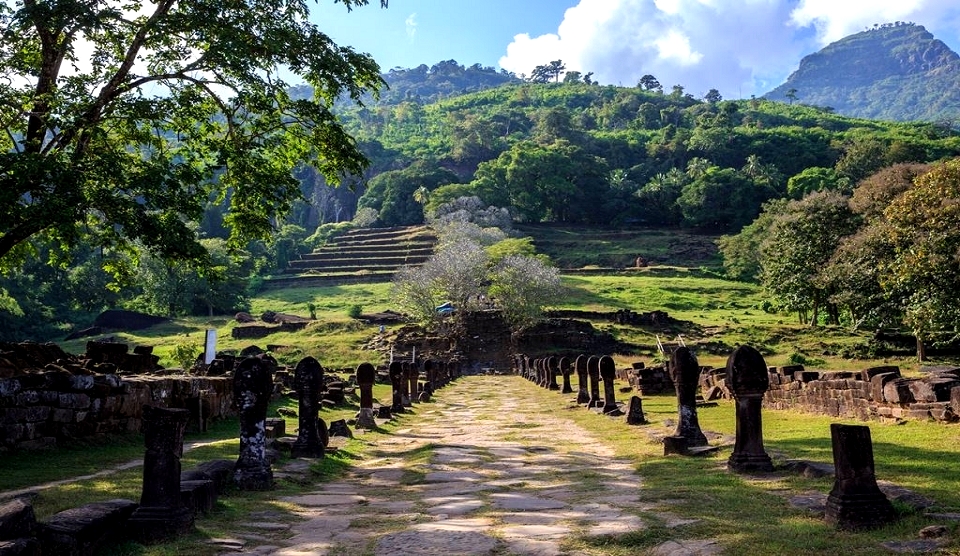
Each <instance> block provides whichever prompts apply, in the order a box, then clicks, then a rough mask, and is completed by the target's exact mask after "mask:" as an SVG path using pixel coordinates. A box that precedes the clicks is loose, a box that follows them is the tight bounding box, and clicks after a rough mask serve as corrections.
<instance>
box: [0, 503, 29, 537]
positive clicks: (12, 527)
mask: <svg viewBox="0 0 960 556" xmlns="http://www.w3.org/2000/svg"><path fill="white" fill-rule="evenodd" d="M36 525H37V518H36V516H35V515H34V513H33V505H32V504H30V502H28V501H27V500H24V499H22V498H16V499H14V500H11V501H9V502H6V503H3V504H0V540H10V539H16V538H19V537H29V536H31V535H33V531H34V528H35V527H36Z"/></svg>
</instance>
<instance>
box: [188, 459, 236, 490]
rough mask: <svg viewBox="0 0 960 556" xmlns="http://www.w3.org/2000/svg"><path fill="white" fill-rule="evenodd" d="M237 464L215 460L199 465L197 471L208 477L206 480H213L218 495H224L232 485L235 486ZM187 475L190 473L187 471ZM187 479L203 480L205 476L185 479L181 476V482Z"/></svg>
mask: <svg viewBox="0 0 960 556" xmlns="http://www.w3.org/2000/svg"><path fill="white" fill-rule="evenodd" d="M236 466H237V464H236V462H235V461H231V460H228V459H215V460H210V461H205V462H203V463H200V464H199V465H197V468H196V470H195V471H198V472H200V473H203V474H204V475H206V478H209V479H212V480H213V485H214V487H215V488H216V489H217V494H223V493H224V492H225V491H226V490H227V489H228V488H229V487H230V486H231V485H232V484H233V473H234V470H235V468H236ZM186 473H190V471H187V472H186ZM184 478H186V479H187V480H196V479H203V478H205V477H203V476H195V475H188V476H187V477H184V476H183V474H181V480H183V479H184Z"/></svg>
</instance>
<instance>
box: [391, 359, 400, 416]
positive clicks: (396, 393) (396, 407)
mask: <svg viewBox="0 0 960 556" xmlns="http://www.w3.org/2000/svg"><path fill="white" fill-rule="evenodd" d="M389 372H390V384H391V385H392V386H393V404H392V405H391V406H390V411H391V412H392V413H403V363H401V362H399V361H394V362H393V363H390V369H389Z"/></svg>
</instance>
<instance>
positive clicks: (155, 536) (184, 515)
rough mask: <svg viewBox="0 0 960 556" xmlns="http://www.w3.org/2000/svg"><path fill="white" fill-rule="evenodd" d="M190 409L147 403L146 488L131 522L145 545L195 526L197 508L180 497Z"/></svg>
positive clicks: (135, 535)
mask: <svg viewBox="0 0 960 556" xmlns="http://www.w3.org/2000/svg"><path fill="white" fill-rule="evenodd" d="M189 419H190V411H189V410H186V409H168V408H163V407H154V406H151V405H145V406H143V424H142V430H143V436H144V441H145V443H146V446H147V451H146V453H145V454H144V456H143V491H142V494H141V496H140V507H138V508H137V509H136V510H135V511H134V512H133V515H131V516H130V519H129V520H128V521H127V527H129V532H130V536H131V537H132V538H133V539H135V540H136V541H138V542H140V543H142V544H152V543H157V542H162V541H165V540H169V539H172V538H174V537H176V536H178V535H182V534H184V533H186V532H188V531H189V530H190V529H192V528H193V519H194V517H193V516H194V514H193V508H189V507H187V506H185V505H183V503H182V502H181V500H180V458H181V457H183V431H184V429H185V428H186V426H187V421H188V420H189Z"/></svg>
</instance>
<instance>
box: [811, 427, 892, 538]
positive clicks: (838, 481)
mask: <svg viewBox="0 0 960 556" xmlns="http://www.w3.org/2000/svg"><path fill="white" fill-rule="evenodd" d="M830 436H831V438H832V440H833V466H834V468H835V469H836V471H835V477H836V478H835V480H834V482H833V490H831V491H830V496H828V497H827V511H826V514H825V516H824V517H825V520H826V522H827V523H828V524H830V525H833V526H834V527H836V528H837V529H844V530H856V529H872V528H875V527H880V526H881V525H884V524H885V523H889V522H891V521H893V520H894V519H896V514H895V512H894V510H893V505H892V504H891V503H890V500H888V499H887V497H886V495H884V494H883V492H881V491H880V487H878V486H877V477H876V475H875V474H874V467H873V443H872V442H871V440H870V427H866V426H863V425H840V424H837V423H834V424H832V425H830Z"/></svg>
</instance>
